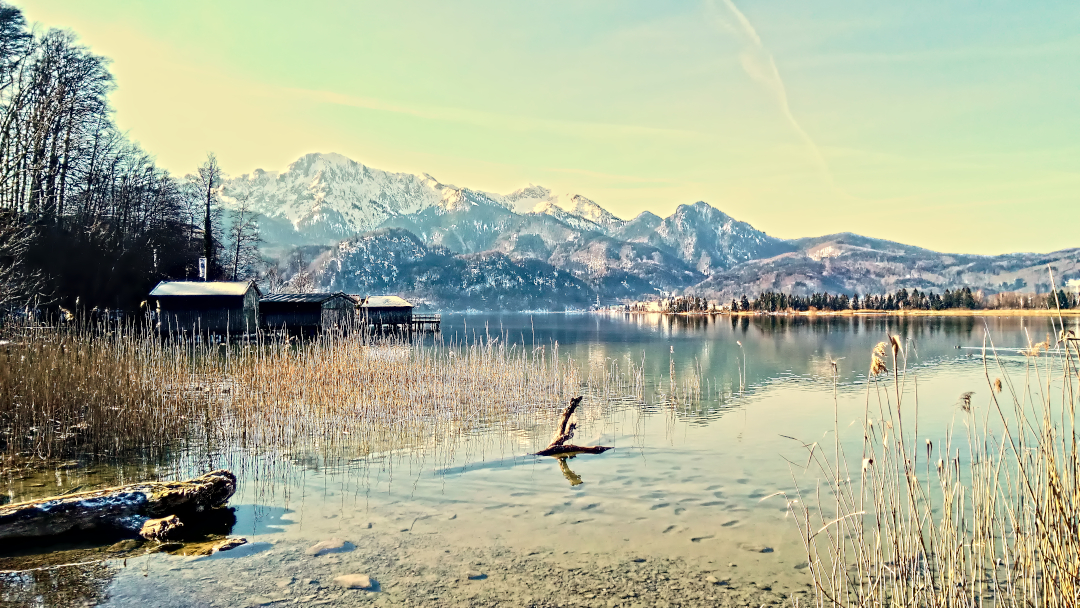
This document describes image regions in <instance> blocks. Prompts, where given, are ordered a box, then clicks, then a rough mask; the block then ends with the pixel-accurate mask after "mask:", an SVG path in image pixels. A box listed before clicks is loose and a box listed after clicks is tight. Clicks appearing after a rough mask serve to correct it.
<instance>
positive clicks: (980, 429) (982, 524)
mask: <svg viewBox="0 0 1080 608" xmlns="http://www.w3.org/2000/svg"><path fill="white" fill-rule="evenodd" d="M1023 357H1024V360H1023V361H1022V362H1015V361H1014V362H1011V363H1009V367H1012V368H1013V369H1014V371H1015V370H1016V369H1017V368H1020V367H1022V369H1023V373H1022V377H1020V376H1019V375H1018V374H1010V373H1008V369H1007V365H1006V363H1007V362H1006V360H1005V359H1004V358H1003V357H1002V356H999V355H998V354H997V353H996V351H995V350H994V346H993V343H992V340H991V339H990V336H989V333H987V336H986V338H985V348H984V352H983V364H984V372H985V374H984V375H985V381H986V386H987V389H988V393H989V395H990V397H989V399H987V400H986V401H985V402H978V401H975V400H973V399H972V394H971V393H964V394H963V395H961V396H960V398H959V400H958V401H957V403H956V404H935V407H942V406H944V407H950V406H953V405H955V406H956V407H957V410H958V412H959V413H958V417H957V419H956V422H955V424H953V426H952V428H951V429H948V430H947V431H946V432H944V433H943V432H942V430H941V429H931V430H930V431H929V432H928V431H927V429H925V428H922V429H920V427H919V408H920V403H919V398H918V397H919V395H918V378H917V377H916V375H915V374H914V372H911V373H909V372H908V371H907V366H906V357H905V348H904V344H902V342H901V340H900V339H899V338H898V337H895V336H894V337H891V338H890V339H889V341H886V342H882V343H880V344H879V345H878V346H877V347H876V348H875V349H874V352H873V353H870V357H869V358H870V380H869V382H868V386H867V394H866V404H865V410H864V416H863V421H862V422H863V426H862V428H863V440H862V444H861V448H860V453H858V454H854V453H847V451H846V450H845V448H844V445H843V444H842V443H841V441H840V431H841V429H840V424H839V420H838V417H834V424H835V428H834V437H835V444H834V445H832V446H823V445H818V444H809V445H806V446H805V447H806V449H807V452H808V454H807V456H806V460H805V462H802V463H800V466H802V465H805V466H807V467H809V468H810V469H812V470H813V471H814V472H815V473H816V475H817V476H818V477H819V479H820V481H819V482H818V484H817V486H816V487H813V488H810V487H807V488H805V489H803V488H799V489H797V496H792V497H789V498H790V499H791V500H789V503H788V505H789V509H790V510H791V513H792V514H793V515H794V516H795V519H796V521H797V522H798V524H799V531H800V537H801V539H802V542H803V545H804V548H805V550H806V553H807V556H808V558H809V559H808V562H809V569H808V570H809V573H810V576H811V577H812V582H813V587H814V590H815V591H816V594H815V603H816V605H818V606H852V607H854V606H905V607H907V606H912V607H914V606H950V607H951V606H1010V607H1012V606H1036V607H1043V606H1045V607H1047V608H1056V607H1059V606H1060V607H1066V606H1076V605H1080V452H1078V450H1077V432H1076V426H1075V420H1076V418H1075V416H1076V405H1077V392H1076V388H1077V380H1078V376H1077V362H1078V361H1080V342H1077V341H1076V340H1075V338H1074V337H1073V336H1072V335H1071V332H1067V331H1065V330H1064V329H1062V330H1061V333H1060V336H1059V339H1058V340H1056V341H1055V340H1052V339H1048V340H1047V341H1046V342H1043V343H1039V344H1031V345H1029V348H1028V349H1027V350H1026V351H1025V352H1024V353H1023ZM1013 376H1016V377H1015V378H1014V377H1013ZM794 470H795V471H796V473H795V475H794V477H795V478H796V486H798V485H799V484H798V481H797V480H798V478H799V475H798V469H797V468H796V469H794Z"/></svg>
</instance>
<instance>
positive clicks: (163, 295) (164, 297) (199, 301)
mask: <svg viewBox="0 0 1080 608" xmlns="http://www.w3.org/2000/svg"><path fill="white" fill-rule="evenodd" d="M260 295H261V294H260V292H259V288H258V287H257V286H256V285H255V282H254V281H198V282H196V281H162V282H160V283H158V284H157V286H156V287H154V289H153V290H151V291H150V301H151V302H154V307H155V310H156V311H157V319H158V328H159V329H160V331H163V332H168V333H177V332H189V331H190V332H194V333H204V334H225V333H230V334H247V333H254V332H255V331H256V330H257V329H258V327H259V296H260Z"/></svg>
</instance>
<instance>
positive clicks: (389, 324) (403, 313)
mask: <svg viewBox="0 0 1080 608" xmlns="http://www.w3.org/2000/svg"><path fill="white" fill-rule="evenodd" d="M414 308H415V306H414V305H413V304H412V303H411V302H409V301H408V300H406V299H405V298H401V297H399V296H367V297H365V298H361V299H360V306H359V309H358V315H357V317H358V320H359V322H360V324H361V325H366V326H367V327H373V328H376V329H403V330H409V331H439V325H440V324H441V321H442V319H441V317H440V315H438V314H416V313H414V312H413V309H414Z"/></svg>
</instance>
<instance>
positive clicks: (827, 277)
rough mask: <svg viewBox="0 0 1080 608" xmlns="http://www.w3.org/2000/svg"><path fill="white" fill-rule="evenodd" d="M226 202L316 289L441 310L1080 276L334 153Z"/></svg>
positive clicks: (699, 208) (233, 191) (266, 176)
mask: <svg viewBox="0 0 1080 608" xmlns="http://www.w3.org/2000/svg"><path fill="white" fill-rule="evenodd" d="M222 194H223V197H222V198H223V201H224V202H225V204H226V206H235V205H237V204H239V202H240V201H242V200H246V201H247V203H248V205H249V206H250V207H251V208H252V209H253V210H254V211H256V212H258V213H259V214H260V215H261V221H260V225H261V231H262V237H263V239H264V242H265V243H266V249H267V251H268V252H270V253H272V254H276V255H277V256H279V257H282V258H284V254H285V252H287V251H290V250H295V249H297V248H300V249H303V250H307V251H310V252H311V255H310V256H309V258H308V259H309V260H310V265H309V268H308V269H307V270H308V271H310V272H312V273H314V275H315V277H316V280H317V281H318V283H319V285H320V287H321V288H324V289H334V290H344V291H350V292H357V293H375V292H376V291H382V292H394V293H401V294H403V295H407V296H411V297H414V298H419V299H422V300H425V301H427V302H429V303H430V304H431V305H432V306H436V307H449V308H456V307H471V308H487V309H522V308H530V309H539V308H549V309H550V308H562V307H581V306H585V305H588V304H590V303H593V302H595V301H596V299H597V298H598V297H599V299H600V300H602V301H604V302H612V301H616V300H619V299H628V298H640V297H645V296H649V295H656V294H660V293H681V294H692V295H699V296H704V297H707V298H710V299H716V300H720V301H727V300H730V299H731V298H733V297H739V296H741V295H742V294H744V293H745V294H747V295H750V296H753V295H756V294H757V293H759V292H761V291H766V290H774V291H784V292H787V293H794V294H799V295H805V294H808V293H812V292H821V291H829V292H832V293H840V292H843V293H860V294H867V293H884V292H886V291H893V290H896V289H899V288H901V287H906V288H908V289H911V288H917V289H920V290H932V291H937V292H941V291H944V290H945V289H955V288H959V287H964V286H967V287H970V288H972V289H973V290H981V291H983V292H984V293H994V292H999V291H1021V292H1036V291H1048V290H1049V282H1050V281H1049V275H1048V272H1047V268H1048V266H1049V267H1053V268H1054V269H1055V275H1054V276H1055V279H1057V281H1058V282H1059V284H1064V283H1065V282H1066V281H1068V280H1070V279H1077V278H1080V248H1077V249H1067V250H1062V251H1057V252H1053V253H1048V254H1030V253H1018V254H1007V255H997V256H981V255H965V254H947V253H939V252H936V251H931V250H928V249H923V248H919V247H913V246H909V245H903V244H900V243H895V242H892V241H886V240H880V239H873V238H868V237H863V236H859V235H855V234H850V233H841V234H832V235H826V236H820V237H813V238H800V239H780V238H776V237H772V236H769V235H767V234H765V233H764V232H762V231H760V230H757V229H756V228H754V227H753V226H751V225H750V224H747V223H745V222H740V221H738V220H736V219H734V218H732V217H731V216H729V215H727V214H725V213H724V212H722V211H720V210H719V209H717V208H715V207H713V206H711V205H709V204H707V203H705V202H700V201H699V202H696V203H693V204H684V205H679V207H678V208H677V209H676V210H675V212H674V213H672V214H671V215H669V216H668V217H664V218H662V217H659V216H657V215H655V214H653V213H649V212H643V213H641V214H639V215H638V216H637V217H634V218H632V219H629V220H625V219H621V218H619V217H616V216H615V215H614V214H612V213H611V212H609V211H607V210H606V209H604V208H603V207H602V206H601V205H599V204H598V203H596V202H595V201H593V200H590V199H588V198H586V197H584V196H582V195H579V194H571V195H558V194H555V193H553V192H552V191H551V190H549V189H547V188H544V187H542V186H537V185H529V186H528V187H525V188H522V189H520V190H517V191H515V192H512V193H510V194H497V193H491V192H483V191H480V190H472V189H469V188H461V187H457V186H454V185H450V184H444V183H442V182H440V181H438V180H437V179H435V178H434V177H432V176H431V175H428V174H421V175H416V174H411V173H391V172H386V171H381V170H378V169H373V168H371V167H367V166H365V165H363V164H361V163H358V162H356V161H353V160H350V159H348V158H346V157H344V156H341V155H339V154H308V155H305V156H303V157H302V158H300V159H299V160H297V161H296V162H294V163H293V164H292V165H290V166H289V168H288V169H287V170H286V171H284V172H270V171H263V170H261V169H260V170H256V171H255V172H254V173H252V174H250V175H242V176H240V177H237V178H234V179H231V180H228V181H227V182H226V183H225V184H224V185H223V187H222ZM293 270H296V269H293Z"/></svg>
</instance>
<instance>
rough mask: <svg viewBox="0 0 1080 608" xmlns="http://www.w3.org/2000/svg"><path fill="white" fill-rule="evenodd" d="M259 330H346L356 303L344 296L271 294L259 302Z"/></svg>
mask: <svg viewBox="0 0 1080 608" xmlns="http://www.w3.org/2000/svg"><path fill="white" fill-rule="evenodd" d="M259 316H260V318H261V320H262V327H263V329H268V330H286V331H288V332H289V333H296V334H309V335H310V334H315V333H318V332H320V331H323V330H327V329H332V328H335V327H337V328H347V327H349V326H351V325H352V323H353V320H354V319H355V316H356V300H354V299H353V298H352V296H349V295H347V294H344V293H340V292H338V293H273V294H270V295H267V296H263V297H262V299H261V300H259Z"/></svg>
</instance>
